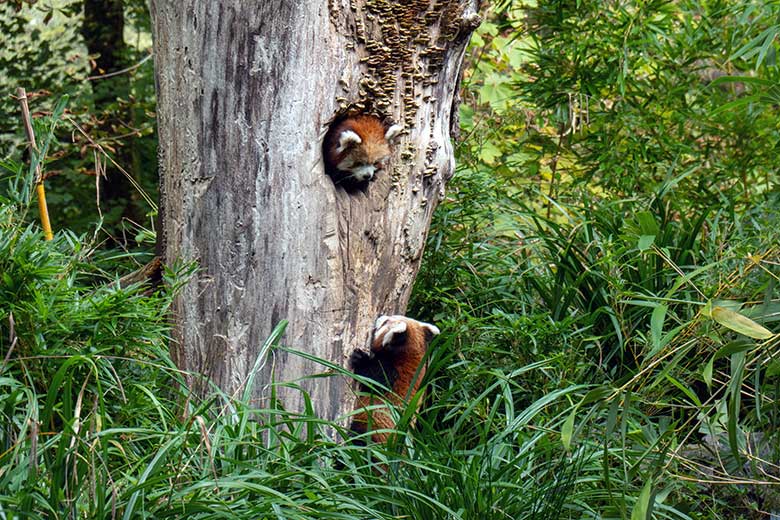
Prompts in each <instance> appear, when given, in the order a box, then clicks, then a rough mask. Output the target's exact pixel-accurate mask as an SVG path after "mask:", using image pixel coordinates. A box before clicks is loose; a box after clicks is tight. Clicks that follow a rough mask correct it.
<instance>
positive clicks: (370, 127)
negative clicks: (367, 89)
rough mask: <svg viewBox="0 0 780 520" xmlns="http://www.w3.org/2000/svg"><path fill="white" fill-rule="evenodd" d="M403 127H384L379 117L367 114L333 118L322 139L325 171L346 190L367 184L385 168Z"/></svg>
mask: <svg viewBox="0 0 780 520" xmlns="http://www.w3.org/2000/svg"><path fill="white" fill-rule="evenodd" d="M402 130H403V127H401V125H392V126H390V127H389V128H385V125H383V124H382V122H381V121H380V120H379V118H377V117H374V116H368V115H358V116H351V117H347V118H344V119H341V120H336V121H335V122H334V123H333V124H332V125H331V127H330V129H329V130H328V133H327V134H325V139H324V140H323V142H322V157H323V159H324V161H325V171H326V172H327V173H328V175H330V176H331V178H332V179H333V182H335V183H336V185H337V186H342V187H343V188H345V189H347V190H351V189H354V188H359V187H364V186H366V185H367V184H368V181H370V180H371V179H373V178H374V175H376V173H377V172H378V171H379V170H381V169H382V168H383V167H384V163H385V161H386V160H387V158H388V157H390V144H391V143H392V142H393V140H394V139H395V138H396V137H398V135H399V134H400V133H401V131H402Z"/></svg>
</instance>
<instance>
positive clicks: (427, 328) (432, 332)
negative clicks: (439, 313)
mask: <svg viewBox="0 0 780 520" xmlns="http://www.w3.org/2000/svg"><path fill="white" fill-rule="evenodd" d="M420 326H421V327H422V328H423V331H424V332H425V343H426V344H427V343H430V342H431V340H433V337H434V336H438V335H439V334H440V333H441V331H440V330H439V327H437V326H436V325H431V324H430V323H424V322H422V321H421V322H420Z"/></svg>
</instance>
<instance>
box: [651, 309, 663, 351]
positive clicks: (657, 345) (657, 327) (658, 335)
mask: <svg viewBox="0 0 780 520" xmlns="http://www.w3.org/2000/svg"><path fill="white" fill-rule="evenodd" d="M667 309H668V307H667V306H666V305H664V304H660V305H657V306H656V308H655V309H653V314H652V315H651V316H650V340H651V343H652V346H653V349H652V350H651V351H650V354H649V355H651V356H652V355H653V354H655V353H656V352H658V351H659V350H661V348H662V347H663V344H662V343H661V339H662V338H663V332H664V331H663V329H664V319H666V311H667Z"/></svg>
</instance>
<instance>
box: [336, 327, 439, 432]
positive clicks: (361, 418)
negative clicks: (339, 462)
mask: <svg viewBox="0 0 780 520" xmlns="http://www.w3.org/2000/svg"><path fill="white" fill-rule="evenodd" d="M438 334H439V329H438V328H437V327H436V326H435V325H431V324H430V323H423V322H421V321H417V320H413V319H411V318H407V317H406V316H380V317H379V318H378V319H377V320H376V323H375V324H374V332H373V335H372V339H371V351H370V352H365V351H363V350H360V349H355V350H354V351H353V352H352V356H351V357H350V359H349V363H350V366H351V368H352V370H353V371H354V372H355V374H357V375H359V376H362V377H365V378H368V379H371V380H372V381H376V382H377V383H379V384H381V385H382V386H384V387H386V388H388V389H389V391H385V393H384V400H382V399H376V398H374V397H372V396H371V395H366V393H371V392H373V393H376V392H377V389H376V388H369V387H368V385H365V384H363V383H361V384H360V391H361V392H362V393H363V395H359V396H358V399H357V406H356V409H357V410H359V411H358V412H357V413H356V414H355V415H353V417H352V425H351V426H350V430H351V431H352V434H353V435H361V434H364V433H367V432H369V431H372V432H375V433H372V434H371V439H372V440H373V441H374V442H377V443H384V442H386V441H387V439H388V437H389V435H390V434H389V433H388V432H387V431H386V430H393V429H395V426H396V425H395V420H394V419H393V415H392V413H391V411H390V410H387V409H382V408H381V407H380V408H374V409H373V410H369V411H366V410H365V408H366V407H371V406H376V405H380V406H381V405H383V404H384V403H385V401H386V402H388V403H390V404H392V405H393V406H395V407H398V408H400V407H402V406H404V405H406V404H407V403H408V402H410V401H412V399H413V398H414V396H415V394H416V393H417V390H418V388H419V387H420V381H422V378H423V376H424V375H425V368H426V367H425V364H423V359H424V358H425V352H426V350H427V348H428V344H429V343H430V342H431V340H432V339H433V337H434V336H436V335H438ZM420 402H421V401H418V403H420ZM418 406H419V404H418ZM361 409H363V410H362V411H360V410H361ZM401 412H402V411H401V410H399V413H401ZM353 442H354V443H355V444H365V440H364V438H361V439H355V440H353Z"/></svg>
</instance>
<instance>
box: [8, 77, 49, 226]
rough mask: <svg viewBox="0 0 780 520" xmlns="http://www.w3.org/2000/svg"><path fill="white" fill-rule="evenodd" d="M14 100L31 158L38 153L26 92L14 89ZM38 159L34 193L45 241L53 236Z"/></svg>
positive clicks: (21, 89)
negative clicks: (19, 108)
mask: <svg viewBox="0 0 780 520" xmlns="http://www.w3.org/2000/svg"><path fill="white" fill-rule="evenodd" d="M16 98H17V99H18V100H19V104H20V105H21V107H22V122H23V123H24V132H25V133H26V134H27V143H28V145H29V146H30V157H32V156H33V154H34V153H38V146H37V145H36V144H35V132H34V131H33V127H32V119H30V108H29V107H28V106H27V92H25V90H24V88H22V87H19V88H17V89H16ZM40 159H41V160H39V161H38V164H36V165H35V191H36V192H37V193H38V213H40V215H41V227H42V228H43V236H44V238H45V239H46V240H51V239H52V238H54V235H53V234H52V232H51V221H50V220H49V208H48V206H47V205H46V190H45V189H44V187H43V170H42V168H41V161H42V160H43V158H40Z"/></svg>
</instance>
